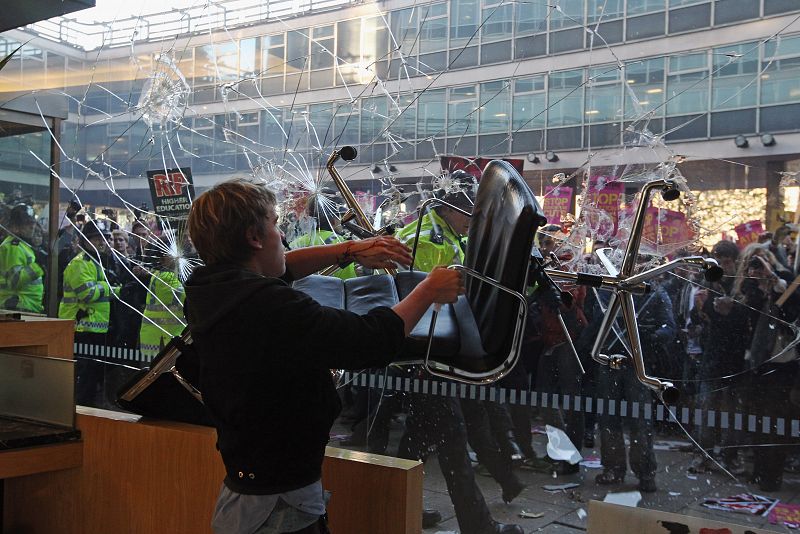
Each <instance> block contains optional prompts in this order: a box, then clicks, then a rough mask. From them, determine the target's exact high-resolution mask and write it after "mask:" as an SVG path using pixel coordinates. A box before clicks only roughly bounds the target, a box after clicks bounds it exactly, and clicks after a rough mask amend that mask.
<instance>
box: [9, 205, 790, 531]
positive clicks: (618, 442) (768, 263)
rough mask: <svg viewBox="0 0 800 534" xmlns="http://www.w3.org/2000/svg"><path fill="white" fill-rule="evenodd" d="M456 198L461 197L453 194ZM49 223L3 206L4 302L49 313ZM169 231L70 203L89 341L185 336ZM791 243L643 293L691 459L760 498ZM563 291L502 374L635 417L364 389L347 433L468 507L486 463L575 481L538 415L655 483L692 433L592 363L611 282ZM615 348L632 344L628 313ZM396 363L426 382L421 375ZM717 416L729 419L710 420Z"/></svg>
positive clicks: (79, 331)
mask: <svg viewBox="0 0 800 534" xmlns="http://www.w3.org/2000/svg"><path fill="white" fill-rule="evenodd" d="M451 200H452V201H453V202H455V203H456V204H457V203H458V199H456V198H451ZM38 215H39V216H41V214H38ZM308 215H310V216H312V217H313V216H315V215H317V214H316V213H311V212H310V213H309V214H308ZM456 215H457V213H456V212H455V211H452V210H450V211H448V210H447V208H437V209H435V210H432V211H431V212H429V213H426V214H423V217H424V221H423V227H422V234H421V237H420V242H419V244H418V260H417V261H418V267H419V268H421V269H424V270H430V269H432V268H433V267H434V266H435V265H438V264H448V263H460V262H461V261H463V257H464V256H463V255H464V248H465V247H466V246H467V244H466V243H465V239H464V237H465V235H466V224H467V222H466V221H462V220H460V219H458V217H457V216H456ZM39 216H37V213H36V210H35V207H34V205H33V204H32V203H31V202H30V201H26V200H25V199H14V202H12V203H11V204H7V205H5V206H3V209H2V213H1V214H0V223H2V224H0V238H2V239H0V307H2V308H3V309H5V310H18V311H24V312H32V313H44V312H45V303H46V302H47V301H48V295H47V294H46V288H47V287H48V284H47V278H48V276H49V273H48V247H47V243H48V242H49V239H48V236H47V233H46V231H45V230H44V229H43V227H42V225H41V224H40V217H39ZM322 226H324V225H322ZM415 229H416V222H414V223H412V224H410V225H408V226H407V227H406V228H403V229H400V230H399V232H398V233H397V235H398V237H399V238H400V239H401V241H404V242H405V243H407V244H408V245H409V246H410V245H412V244H413V243H412V240H413V235H414V232H413V230H415ZM335 230H336V229H333V228H328V227H319V228H316V232H318V233H317V234H315V235H314V236H311V237H309V236H301V237H300V238H298V239H296V240H294V241H293V243H292V246H293V247H299V246H304V245H313V244H320V243H317V241H319V240H321V241H322V242H324V243H328V242H332V241H333V240H339V239H341V238H340V237H339V235H340V232H336V231H335ZM169 232H171V230H164V229H162V228H160V227H159V226H158V225H157V224H155V223H154V222H153V221H150V220H148V218H147V217H146V216H145V215H144V213H143V214H142V216H141V217H138V218H135V219H134V220H133V221H132V223H130V224H124V225H123V224H120V223H119V222H117V220H116V217H115V216H114V214H113V212H106V213H104V216H103V217H90V216H88V215H87V214H86V213H84V212H83V211H81V206H80V205H78V204H76V203H70V204H69V205H68V206H67V209H66V213H65V215H64V224H63V225H62V227H61V230H60V231H59V234H58V236H56V239H55V240H54V243H55V249H56V250H57V253H58V283H57V288H58V289H57V291H58V295H57V301H58V309H57V314H58V316H59V317H61V318H67V319H73V320H75V321H76V332H75V341H76V343H79V344H88V345H103V346H114V347H123V348H130V349H138V350H139V351H140V353H141V354H142V355H143V356H144V359H143V361H149V360H150V359H152V358H153V357H154V356H155V355H156V354H157V353H158V352H159V350H160V349H161V348H163V347H164V345H165V344H166V343H167V342H168V341H169V338H170V337H171V336H174V335H177V334H179V333H180V332H181V330H182V329H183V327H184V324H185V321H184V318H183V310H182V304H183V286H182V283H181V280H180V279H179V278H178V276H177V273H176V268H175V267H176V266H175V263H174V262H175V260H174V257H173V256H172V255H171V254H170V252H169V249H170V243H171V242H174V241H175V239H176V237H175V236H174V235H170V234H169ZM561 237H563V234H561V233H560V229H559V228H558V227H555V226H550V227H546V228H544V229H542V230H541V231H540V233H539V236H538V246H539V249H540V251H541V252H542V256H543V257H544V258H547V257H549V256H552V255H556V256H557V254H558V252H559V240H560V238H561ZM604 245H605V244H604V243H596V244H595V246H596V247H603V246H604ZM551 253H553V254H551ZM795 253H796V251H795V250H794V246H793V243H792V241H791V240H789V239H780V240H779V239H776V237H775V236H773V235H772V234H770V233H765V234H763V235H762V236H761V238H760V239H759V240H758V242H755V243H752V244H749V245H747V246H745V247H742V246H740V245H739V244H737V243H735V242H733V241H728V240H721V241H719V242H718V243H716V244H715V245H714V246H713V247H712V248H711V249H710V250H705V249H703V250H701V251H700V252H699V254H702V255H705V256H707V257H710V258H713V259H715V260H716V261H717V262H718V263H719V265H720V267H721V268H722V269H723V271H724V276H723V277H722V279H721V280H719V281H717V282H706V281H705V280H704V279H703V278H702V276H699V275H698V274H697V273H693V272H690V271H677V272H675V273H674V274H670V273H668V274H666V275H664V276H663V277H662V278H661V279H658V280H656V281H654V282H653V284H652V288H651V291H649V292H648V293H647V294H644V295H640V296H637V297H636V299H635V306H636V310H637V317H638V322H639V335H640V339H641V343H642V347H643V351H644V357H645V363H646V367H647V371H648V373H649V374H650V375H652V376H656V377H661V378H665V379H668V380H670V381H672V382H673V383H675V385H676V386H677V387H678V388H679V389H680V390H681V393H682V398H681V401H680V404H681V406H688V407H690V408H694V409H693V410H690V411H691V412H692V413H700V414H702V417H701V418H699V419H695V420H693V421H692V422H691V424H689V425H686V426H685V430H686V431H688V432H689V433H690V434H691V436H692V437H693V439H695V440H696V441H697V442H698V443H699V444H700V445H701V447H702V450H700V449H695V454H694V459H693V460H692V462H691V463H690V464H688V465H687V466H686V467H687V470H688V471H690V472H692V473H704V472H710V471H715V470H719V471H727V472H729V473H731V474H734V475H737V476H739V475H745V474H747V475H748V479H749V480H750V481H751V482H752V483H753V484H755V485H756V486H757V487H758V488H759V489H760V490H761V491H775V490H778V489H779V488H780V487H781V484H782V478H783V472H784V469H788V468H791V467H792V466H793V465H796V459H795V458H794V457H793V456H792V455H791V452H792V448H791V445H792V443H791V439H792V438H791V433H790V432H788V431H785V429H779V428H778V427H777V425H779V424H784V425H788V423H786V422H788V421H790V420H791V419H792V417H793V415H792V414H796V413H797V410H798V405H799V404H800V373H798V367H799V366H798V363H797V362H796V361H795V357H796V349H795V348H794V343H793V342H794V340H795V337H796V335H797V329H796V327H795V324H796V320H797V318H798V313H800V292H795V291H794V289H795V285H794V284H793V282H794V281H795V277H796V276H797V274H798V273H797V272H795V271H794V256H795ZM643 260H644V261H648V258H643ZM592 263H596V262H595V256H593V255H587V256H586V258H585V261H584V264H592ZM348 269H349V270H348V271H346V272H344V271H343V272H340V273H339V274H338V276H340V277H343V278H344V277H352V276H356V275H357V274H363V273H356V272H355V271H354V270H353V268H352V266H351V267H349V268H348ZM351 271H352V272H351ZM565 289H566V290H568V293H569V294H570V298H560V299H559V298H557V297H555V296H554V294H553V292H552V291H548V290H547V289H546V288H544V287H532V288H531V291H530V292H529V297H528V298H529V316H528V318H527V326H526V332H525V340H524V344H523V351H522V357H521V358H520V361H519V363H518V365H517V367H516V368H515V369H514V370H513V371H512V372H511V373H510V374H509V375H508V376H506V377H505V378H503V379H502V380H501V381H500V383H499V384H498V385H499V386H500V387H504V388H507V389H516V390H525V391H535V392H538V393H547V394H555V395H560V396H568V398H582V399H587V398H590V399H595V400H597V399H602V400H604V401H605V402H606V403H608V402H609V401H615V402H617V403H619V401H626V403H627V406H629V407H636V408H633V410H637V413H634V414H633V415H631V414H621V413H620V411H619V409H617V410H609V409H605V410H602V411H601V410H597V409H586V405H585V404H584V405H581V406H580V407H577V408H576V407H565V406H564V407H562V408H559V409H555V408H547V409H542V408H540V409H534V408H531V407H530V406H526V405H521V404H520V405H518V404H514V403H509V404H500V403H498V402H492V401H488V400H473V399H460V400H459V399H450V398H448V397H436V398H434V397H432V396H429V395H423V394H403V393H400V392H378V393H377V394H376V392H375V391H374V390H370V389H369V388H359V387H344V388H342V389H341V393H342V397H343V398H344V399H345V401H346V402H347V403H348V404H349V407H348V409H347V410H346V411H345V413H344V415H343V418H342V421H344V422H346V423H347V424H349V425H351V426H352V429H353V433H352V435H351V436H349V437H348V438H347V439H346V440H344V442H343V443H344V444H345V445H349V446H364V447H368V448H369V450H370V451H372V452H379V453H389V454H395V453H396V454H398V455H400V456H403V457H407V458H419V459H424V458H425V457H427V455H428V454H430V453H431V452H438V456H439V460H440V462H442V467H443V473H445V474H446V479H447V482H448V489H449V490H450V493H451V496H453V499H454V503H456V504H457V506H456V512H457V514H461V515H462V516H464V517H467V516H469V517H472V516H475V515H476V514H488V510H487V509H486V508H485V503H484V505H483V506H476V503H482V502H483V498H482V495H481V494H480V489H479V488H478V487H477V485H476V484H475V481H474V473H473V469H478V470H479V471H483V472H485V473H486V474H488V475H490V476H492V477H494V478H495V480H496V481H497V483H498V484H499V485H500V487H501V488H502V491H503V499H504V500H505V501H507V502H510V501H512V500H513V499H515V498H516V497H517V496H518V495H519V494H520V492H521V491H522V490H523V489H524V488H525V486H524V484H523V483H522V482H521V481H520V479H519V478H518V477H517V476H516V473H515V471H516V470H517V469H528V470H533V471H537V472H543V473H557V474H562V475H569V474H574V473H576V472H577V471H578V466H577V465H575V464H571V463H568V462H565V461H555V460H551V459H549V458H547V457H541V456H540V455H537V454H536V452H535V451H534V447H533V443H532V439H531V425H532V424H534V423H536V422H537V421H538V420H539V419H541V421H542V422H543V423H547V424H549V425H551V426H553V427H556V428H560V429H562V430H563V431H564V432H565V434H566V436H567V437H568V438H569V440H570V441H571V442H572V444H573V445H574V446H575V447H576V448H577V449H578V450H579V451H580V450H582V449H592V448H594V447H595V446H596V445H597V444H599V447H600V455H601V462H602V466H603V470H602V472H601V473H600V474H598V475H597V476H596V477H595V483H596V484H599V485H617V484H621V483H622V482H624V480H625V478H626V476H628V475H629V472H632V473H633V475H634V476H635V477H636V478H637V480H638V488H639V490H640V491H642V492H654V491H657V489H658V484H657V480H656V472H657V467H658V466H657V457H656V454H655V451H654V441H655V436H656V435H657V434H658V433H677V434H678V435H680V434H681V433H682V432H684V427H683V426H681V427H679V426H678V425H677V424H675V423H673V422H669V421H666V422H661V421H658V420H657V418H656V417H653V416H652V412H651V413H649V414H648V413H646V412H647V410H655V407H656V406H657V405H658V404H659V402H660V401H659V399H658V398H657V397H656V396H655V395H654V393H653V392H652V391H651V390H649V389H648V388H646V387H645V386H644V385H642V384H641V383H640V382H639V381H638V379H637V377H636V374H635V372H634V369H633V367H632V365H631V364H630V363H629V359H627V360H623V365H622V366H621V368H620V369H611V368H609V367H605V366H602V365H599V364H597V363H596V362H595V361H594V360H593V359H592V358H591V351H592V349H593V346H594V344H595V339H596V337H597V332H598V330H599V328H600V323H601V321H602V318H603V316H604V314H605V309H606V306H607V304H608V293H604V292H603V291H598V290H596V289H593V288H587V287H584V286H576V287H568V288H565ZM562 321H563V324H564V325H565V327H566V330H567V331H568V333H569V337H570V338H571V341H572V343H570V342H569V340H568V339H567V338H566V333H565V332H564V329H563V328H562V327H561V322H562ZM572 345H574V347H575V351H576V352H577V355H578V357H579V359H576V358H575V354H574V352H573V349H572ZM602 351H603V352H604V353H608V354H621V355H626V354H628V348H627V346H626V336H625V332H624V328H622V325H621V323H618V328H617V329H615V331H614V332H613V333H612V335H610V336H609V338H608V339H607V340H606V342H605V345H604V346H603V347H602ZM579 362H580V363H579ZM581 367H583V368H584V369H585V371H586V372H585V374H584V373H582V372H581V370H580V369H581ZM387 372H389V373H392V374H395V375H399V376H405V377H408V376H414V377H425V375H424V373H423V372H421V371H420V370H419V369H413V368H412V369H410V370H409V369H405V370H403V371H398V370H396V369H392V370H390V371H387ZM96 373H97V367H96V366H93V365H91V364H90V363H87V362H83V364H81V362H80V361H79V365H78V369H77V374H78V377H79V381H78V400H79V402H91V400H92V398H93V397H94V396H95V395H98V394H100V392H99V390H98V387H99V382H100V380H99V379H98V377H97V376H96ZM518 398H519V397H518ZM596 406H597V404H595V407H596ZM606 406H607V407H608V406H609V404H606ZM617 406H621V405H620V404H618V405H617ZM398 414H406V417H405V431H404V434H403V437H402V438H401V440H400V444H399V450H397V451H395V450H393V448H391V447H390V443H389V439H388V433H389V428H390V426H391V422H392V421H393V420H396V419H397V417H396V416H397V415H398ZM709 414H716V416H711V417H712V419H711V420H709V418H708V417H709ZM723 414H726V415H727V414H748V415H750V414H753V415H755V416H756V417H757V418H759V419H758V421H759V424H758V426H759V430H760V431H759V432H749V431H746V430H742V429H739V428H734V425H733V424H725V425H721V424H720V421H719V419H720V418H721V417H723ZM762 416H764V417H762ZM714 417H716V420H714ZM667 419H669V418H667ZM781 421H783V423H781ZM767 427H769V428H767ZM761 430H765V431H761ZM625 433H627V434H628V436H627V440H626V436H625ZM626 441H627V446H626ZM758 445H769V446H766V447H764V446H758ZM470 450H471V451H474V453H475V455H474V457H473V458H472V459H473V460H474V461H477V462H479V463H478V464H477V467H473V463H474V462H473V463H471V462H469V461H468V460H467V459H468V458H469V455H468V454H469V451H470ZM629 469H630V471H629ZM448 474H449V475H448ZM459 499H460V500H459ZM487 517H488V515H487ZM437 518H438V515H437V513H436V512H435V511H433V510H426V515H425V523H426V525H430V524H434V523H435V522H436V520H437ZM484 519H485V518H484ZM469 521H470V520H468V519H464V522H465V523H468V522H469ZM486 521H488V520H486ZM486 521H484V522H486ZM508 532H514V531H513V530H508Z"/></svg>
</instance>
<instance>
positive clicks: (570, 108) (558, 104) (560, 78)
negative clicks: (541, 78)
mask: <svg viewBox="0 0 800 534" xmlns="http://www.w3.org/2000/svg"><path fill="white" fill-rule="evenodd" d="M582 84H583V70H582V69H581V70H571V71H564V72H554V73H551V74H550V75H549V76H548V88H549V92H548V100H547V107H548V117H547V125H548V127H554V126H570V125H573V124H582V123H583V87H582Z"/></svg>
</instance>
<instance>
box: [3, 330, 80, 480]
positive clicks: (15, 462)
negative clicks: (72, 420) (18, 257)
mask: <svg viewBox="0 0 800 534" xmlns="http://www.w3.org/2000/svg"><path fill="white" fill-rule="evenodd" d="M23 319H24V320H22V321H2V322H0V349H9V350H10V351H12V352H17V353H22V354H32V355H35V356H49V357H52V358H67V359H72V357H73V355H72V346H73V344H72V339H73V328H74V322H73V321H67V320H63V319H50V318H47V317H31V316H23ZM67 413H69V412H67ZM61 432H62V433H63V431H61ZM54 433H58V432H57V431H56V430H54ZM82 458H83V444H82V443H81V442H79V441H69V442H65V443H53V444H49V445H37V446H32V447H23V448H14V449H9V450H2V451H0V479H7V478H12V477H21V476H26V475H32V474H37V473H44V472H47V471H55V470H59V469H69V468H74V467H77V466H80V465H81V461H82Z"/></svg>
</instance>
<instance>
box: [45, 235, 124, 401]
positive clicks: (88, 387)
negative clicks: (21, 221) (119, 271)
mask: <svg viewBox="0 0 800 534" xmlns="http://www.w3.org/2000/svg"><path fill="white" fill-rule="evenodd" d="M82 232H83V240H82V243H81V247H82V249H83V250H82V251H81V252H80V253H78V255H76V256H75V257H74V258H72V260H71V261H70V262H69V264H68V265H67V268H66V269H65V270H64V296H63V298H62V299H61V304H60V305H59V307H58V317H59V319H72V320H74V321H75V342H76V343H79V344H87V345H94V346H97V345H100V346H105V345H107V344H108V341H109V340H108V331H109V326H110V325H109V322H110V316H111V299H112V298H113V297H115V295H116V294H118V293H119V287H118V286H112V285H111V284H110V283H109V282H110V280H109V278H108V276H107V273H106V271H105V269H104V264H107V261H108V260H107V256H108V254H109V245H108V243H109V239H110V237H111V232H110V231H108V229H107V228H106V227H105V226H104V225H103V223H102V221H97V220H88V221H86V224H84V226H83V230H82ZM76 374H77V378H78V387H77V390H76V396H77V399H76V400H77V402H79V403H83V404H87V403H92V402H94V401H95V395H96V394H97V389H98V387H99V386H100V381H101V379H102V368H101V367H99V365H98V362H95V361H92V360H88V359H79V360H78V362H77V364H76Z"/></svg>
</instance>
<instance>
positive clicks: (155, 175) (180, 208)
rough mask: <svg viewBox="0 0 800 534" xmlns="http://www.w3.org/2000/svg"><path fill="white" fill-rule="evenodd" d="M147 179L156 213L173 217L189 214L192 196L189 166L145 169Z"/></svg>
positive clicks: (177, 217)
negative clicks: (153, 169) (155, 169)
mask: <svg viewBox="0 0 800 534" xmlns="http://www.w3.org/2000/svg"><path fill="white" fill-rule="evenodd" d="M147 181H148V183H149V185H150V197H151V198H152V199H153V211H154V212H155V213H156V215H158V216H161V217H169V218H174V219H185V218H186V217H188V216H189V208H191V207H192V199H193V198H194V183H193V182H192V169H191V168H189V167H181V168H180V169H167V170H166V171H165V170H163V169H161V170H157V171H147Z"/></svg>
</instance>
